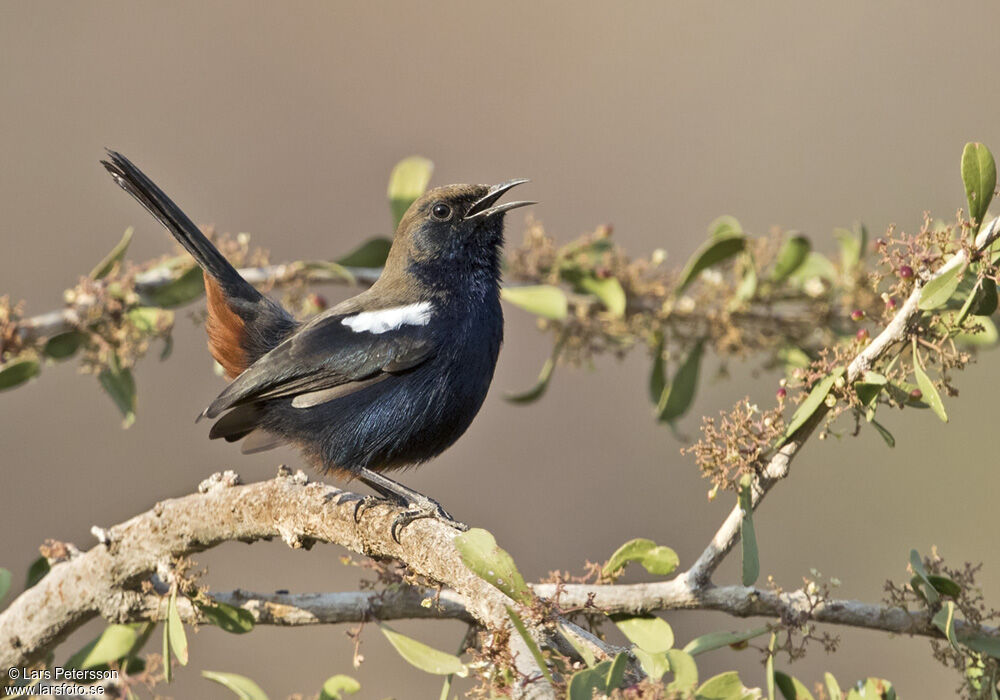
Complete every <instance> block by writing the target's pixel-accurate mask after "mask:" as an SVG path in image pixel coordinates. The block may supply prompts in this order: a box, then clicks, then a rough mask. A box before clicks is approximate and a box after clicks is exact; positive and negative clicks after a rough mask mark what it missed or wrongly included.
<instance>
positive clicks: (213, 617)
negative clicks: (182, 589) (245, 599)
mask: <svg viewBox="0 0 1000 700" xmlns="http://www.w3.org/2000/svg"><path fill="white" fill-rule="evenodd" d="M195 604H196V605H197V606H198V609H199V610H201V612H202V613H203V614H204V615H205V617H207V618H208V621H209V622H211V623H212V624H213V625H215V626H216V627H219V628H220V629H223V630H225V631H226V632H230V633H232V634H245V633H247V632H250V631H251V630H253V626H254V618H253V613H251V612H250V611H249V610H244V609H243V608H237V607H234V606H232V605H226V604H225V603H220V602H218V601H213V602H212V603H211V604H205V603H195Z"/></svg>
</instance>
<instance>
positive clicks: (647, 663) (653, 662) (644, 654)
mask: <svg viewBox="0 0 1000 700" xmlns="http://www.w3.org/2000/svg"><path fill="white" fill-rule="evenodd" d="M673 651H676V649H675V650H673ZM632 655H633V656H635V658H636V660H637V661H638V662H639V665H640V666H641V667H642V670H643V671H644V672H645V674H646V675H647V676H649V677H650V678H651V679H652V680H654V681H659V680H660V679H661V678H663V674H664V673H666V672H667V671H669V670H670V661H669V660H667V652H660V653H659V654H653V653H651V652H648V651H646V650H645V649H643V648H641V647H635V648H633V649H632ZM695 673H697V668H696V669H695ZM697 682H698V679H697V677H695V681H694V683H697ZM694 683H692V684H691V686H692V687H694Z"/></svg>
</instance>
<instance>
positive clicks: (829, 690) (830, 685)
mask: <svg viewBox="0 0 1000 700" xmlns="http://www.w3.org/2000/svg"><path fill="white" fill-rule="evenodd" d="M823 680H824V681H825V683H826V694H827V695H829V696H830V700H844V693H843V691H841V690H840V684H839V683H838V682H837V679H836V678H834V677H833V674H832V673H830V672H829V671H827V672H826V673H824V674H823Z"/></svg>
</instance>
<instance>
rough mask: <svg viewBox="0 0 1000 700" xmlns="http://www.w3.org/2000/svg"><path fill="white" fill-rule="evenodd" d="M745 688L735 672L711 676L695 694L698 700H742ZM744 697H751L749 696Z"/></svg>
mask: <svg viewBox="0 0 1000 700" xmlns="http://www.w3.org/2000/svg"><path fill="white" fill-rule="evenodd" d="M745 690H746V688H745V687H744V686H743V682H742V681H741V680H740V676H739V674H738V673H737V672H736V671H727V672H726V673H720V674H719V675H717V676H712V677H711V678H709V679H708V680H707V681H705V682H704V683H702V684H701V686H699V688H698V690H697V691H696V692H695V697H696V698H698V700H742V698H743V697H745V696H744V691H745ZM746 697H751V698H752V697H753V695H749V696H746Z"/></svg>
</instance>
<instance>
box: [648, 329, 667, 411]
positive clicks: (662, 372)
mask: <svg viewBox="0 0 1000 700" xmlns="http://www.w3.org/2000/svg"><path fill="white" fill-rule="evenodd" d="M655 338H656V339H655V342H654V348H653V366H652V368H651V369H650V370H649V400H650V401H652V402H653V404H654V405H657V404H659V402H660V397H661V396H662V395H663V389H664V388H665V387H666V386H667V368H666V361H665V360H664V359H663V351H664V350H665V349H666V338H665V337H664V335H663V332H662V331H656V336H655Z"/></svg>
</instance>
